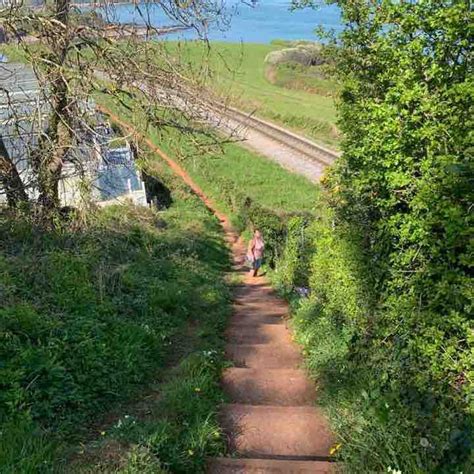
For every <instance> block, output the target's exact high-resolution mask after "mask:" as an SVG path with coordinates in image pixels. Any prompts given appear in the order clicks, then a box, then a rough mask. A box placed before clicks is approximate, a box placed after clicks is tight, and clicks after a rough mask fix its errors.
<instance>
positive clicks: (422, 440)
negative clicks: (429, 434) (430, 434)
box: [420, 438, 430, 448]
mask: <svg viewBox="0 0 474 474" xmlns="http://www.w3.org/2000/svg"><path fill="white" fill-rule="evenodd" d="M420 444H421V446H423V447H424V448H428V447H430V442H429V441H428V440H427V439H426V438H421V439H420Z"/></svg>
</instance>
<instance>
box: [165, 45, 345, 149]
mask: <svg viewBox="0 0 474 474" xmlns="http://www.w3.org/2000/svg"><path fill="white" fill-rule="evenodd" d="M176 47H177V46H176V44H173V43H170V44H169V45H168V46H167V49H168V50H169V51H171V52H172V51H173V49H174V48H176ZM281 48H282V44H280V43H276V44H252V43H244V44H236V43H219V42H212V43H211V47H210V50H208V49H207V48H205V47H204V46H203V45H202V44H199V43H192V42H190V43H188V44H186V45H184V46H181V47H180V49H179V51H180V57H181V61H189V62H190V63H191V64H192V65H194V67H196V66H197V65H200V66H201V67H202V65H208V66H209V71H210V74H211V76H210V79H209V81H208V83H209V84H210V85H211V86H212V87H213V88H215V89H216V90H218V91H219V93H221V94H222V95H224V96H226V97H230V98H231V102H232V103H233V104H234V105H235V106H238V107H239V108H241V109H243V110H246V111H248V112H253V111H255V112H256V114H257V115H259V116H261V117H263V118H266V119H269V120H272V121H274V122H277V123H280V124H282V125H284V126H286V127H289V128H291V129H293V130H295V131H298V132H301V133H303V134H305V135H308V136H310V137H311V138H313V139H315V140H317V141H320V142H323V143H325V144H327V145H330V146H332V147H337V143H338V141H339V135H338V133H337V129H336V126H335V123H336V109H335V105H334V99H333V97H331V96H330V95H329V94H330V93H331V91H334V90H335V85H334V84H333V83H332V82H331V81H326V80H321V79H314V78H309V77H308V74H306V72H305V71H301V69H296V70H293V71H291V70H287V71H283V72H282V73H281V74H279V76H280V80H277V81H270V80H269V79H268V77H267V71H266V65H265V62H264V61H265V57H266V55H267V54H268V53H269V52H271V51H275V50H278V49H281ZM272 82H275V83H272ZM285 84H290V85H291V87H293V88H288V87H285ZM298 84H300V85H301V90H299V89H298V88H297V87H298ZM310 84H313V89H314V90H320V91H321V94H318V93H312V92H308V91H307V90H304V89H309V88H310Z"/></svg>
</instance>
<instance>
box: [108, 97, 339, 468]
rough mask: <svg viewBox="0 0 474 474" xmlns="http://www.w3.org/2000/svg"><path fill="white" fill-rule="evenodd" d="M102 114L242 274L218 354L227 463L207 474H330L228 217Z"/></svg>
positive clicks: (275, 323) (283, 308)
mask: <svg viewBox="0 0 474 474" xmlns="http://www.w3.org/2000/svg"><path fill="white" fill-rule="evenodd" d="M99 110H100V111H101V112H103V113H104V114H106V115H108V116H109V117H110V118H111V119H112V121H114V122H116V123H117V124H118V125H120V126H121V127H122V128H123V129H125V130H127V131H128V132H129V133H130V134H131V135H133V136H135V137H139V138H140V139H141V140H143V141H144V142H145V143H146V144H147V145H148V146H149V147H150V149H151V150H153V151H154V152H155V153H157V154H158V155H159V156H160V157H161V158H162V159H163V160H164V161H165V162H166V163H167V164H168V165H169V166H170V168H171V169H172V170H173V172H174V173H175V174H176V175H177V176H179V177H180V178H181V179H182V180H183V181H184V182H185V183H186V184H187V185H188V186H189V187H190V188H191V189H192V190H193V191H194V192H195V193H196V194H197V195H198V196H199V198H200V199H201V200H202V201H203V202H204V204H205V205H206V206H207V207H208V209H209V210H210V211H212V212H213V213H214V214H215V215H216V217H217V218H218V219H219V220H220V222H221V225H222V228H223V230H224V233H225V238H226V242H227V244H228V245H229V247H230V248H231V250H232V256H233V260H234V266H233V271H234V272H236V273H240V274H242V275H243V281H242V283H241V284H240V285H239V286H237V288H236V290H235V294H234V303H233V307H234V311H233V315H232V317H231V320H230V323H229V326H228V328H227V331H226V339H227V345H226V353H227V357H228V359H229V360H231V361H232V362H233V367H231V368H229V369H227V370H226V371H225V372H224V374H223V377H222V384H223V387H224V390H225V392H226V394H227V396H228V399H229V400H230V403H227V404H224V405H223V406H222V407H221V409H220V423H221V426H222V429H223V430H224V433H225V434H226V436H227V440H228V445H229V448H230V452H231V453H232V457H228V458H216V459H210V460H209V463H208V472H209V473H210V474H237V473H238V474H246V473H249V474H257V473H258V474H267V473H268V474H270V473H271V474H303V473H304V474H310V473H314V474H316V473H317V474H323V473H330V472H335V465H334V463H331V462H330V461H329V453H330V449H331V446H332V444H333V442H334V440H333V437H332V434H331V432H330V429H329V425H328V422H327V420H326V419H325V417H324V416H323V414H322V413H321V411H320V410H319V409H318V408H317V407H316V405H315V401H316V389H315V387H314V385H313V383H312V382H311V381H310V380H309V379H308V377H307V375H306V373H305V371H304V370H303V369H302V368H301V365H302V357H301V351H300V348H299V347H298V346H297V345H296V344H295V343H294V342H293V340H292V335H291V331H290V330H289V329H288V327H287V325H286V318H287V316H288V305H287V303H286V302H285V301H284V300H282V299H281V298H278V297H277V296H276V295H275V293H274V292H273V291H272V289H271V287H270V285H269V283H268V282H267V281H266V280H265V278H263V277H257V278H253V277H251V276H250V275H249V274H248V272H246V271H245V265H244V255H245V245H244V242H243V241H242V240H241V239H240V238H239V236H238V234H237V233H236V232H235V230H234V229H233V228H232V226H231V224H230V221H229V219H228V217H227V216H226V215H224V214H222V213H221V212H219V211H218V210H217V208H216V206H215V203H214V202H213V201H212V200H211V199H210V198H209V197H208V196H206V194H205V193H204V192H203V191H202V189H201V188H200V187H199V186H198V185H197V184H196V183H195V182H194V181H193V180H192V178H191V177H190V176H189V175H188V173H187V172H186V171H185V170H184V169H183V168H182V167H181V166H180V165H179V164H178V163H176V162H175V161H174V160H172V159H171V158H170V157H169V156H168V155H167V154H166V153H164V152H163V151H162V150H160V149H159V148H158V147H157V146H156V145H155V144H154V143H153V142H152V141H151V140H150V139H149V138H147V137H144V136H142V135H141V134H140V133H139V132H138V131H137V130H136V129H135V128H134V127H133V126H132V125H130V124H129V123H127V122H124V121H123V120H121V119H120V118H119V117H118V116H117V115H115V114H113V113H112V112H111V111H110V110H108V109H107V108H105V107H103V106H100V107H99Z"/></svg>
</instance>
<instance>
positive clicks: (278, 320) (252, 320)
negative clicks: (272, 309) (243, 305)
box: [229, 310, 285, 326]
mask: <svg viewBox="0 0 474 474" xmlns="http://www.w3.org/2000/svg"><path fill="white" fill-rule="evenodd" d="M283 316H284V315H283V314H272V313H265V312H263V311H262V312H257V311H250V310H235V311H234V313H233V314H232V316H231V317H230V321H229V322H230V324H241V325H242V326H245V325H247V326H248V325H253V326H255V325H257V324H282V325H285V321H284V320H283Z"/></svg>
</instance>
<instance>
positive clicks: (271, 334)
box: [225, 322, 291, 344]
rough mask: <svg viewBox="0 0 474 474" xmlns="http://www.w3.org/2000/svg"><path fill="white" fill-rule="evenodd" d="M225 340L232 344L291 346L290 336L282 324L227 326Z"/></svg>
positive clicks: (234, 324) (237, 324)
mask: <svg viewBox="0 0 474 474" xmlns="http://www.w3.org/2000/svg"><path fill="white" fill-rule="evenodd" d="M225 334H226V338H227V340H229V341H232V343H233V344H272V343H275V344H291V335H290V333H289V331H288V330H287V329H286V327H285V325H284V324H252V325H250V324H239V323H238V322H234V323H233V324H231V325H230V326H228V328H227V330H226V332H225Z"/></svg>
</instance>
